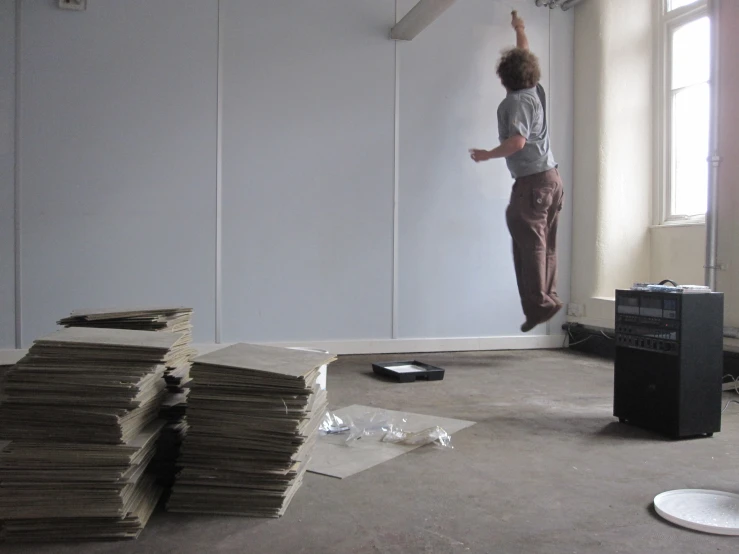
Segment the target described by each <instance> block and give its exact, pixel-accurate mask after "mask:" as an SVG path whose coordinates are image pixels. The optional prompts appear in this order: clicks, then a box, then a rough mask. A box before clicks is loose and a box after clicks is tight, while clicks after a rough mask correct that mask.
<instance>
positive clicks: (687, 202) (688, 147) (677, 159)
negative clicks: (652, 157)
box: [657, 0, 711, 223]
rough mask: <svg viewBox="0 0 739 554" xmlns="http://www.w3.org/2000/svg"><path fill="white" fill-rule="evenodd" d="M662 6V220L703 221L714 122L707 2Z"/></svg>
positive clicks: (669, 0) (680, 0)
mask: <svg viewBox="0 0 739 554" xmlns="http://www.w3.org/2000/svg"><path fill="white" fill-rule="evenodd" d="M660 4H661V8H662V10H661V13H660V14H659V18H660V32H659V43H660V44H659V47H658V51H659V57H658V63H659V66H660V67H659V69H660V71H659V72H658V74H659V75H660V76H661V82H660V83H659V86H658V87H657V90H658V94H659V95H660V96H659V98H658V99H657V106H658V110H657V112H658V116H659V117H658V122H657V130H658V132H657V135H658V143H659V144H658V146H659V148H658V150H657V151H658V152H659V154H660V157H659V158H658V159H660V160H661V163H660V164H659V176H658V179H657V182H658V184H659V197H660V202H659V208H660V213H659V217H658V219H659V223H674V222H679V221H690V220H693V221H702V220H703V219H704V218H705V214H706V206H707V200H708V196H707V194H708V155H709V152H708V150H709V131H710V120H711V116H710V99H711V89H710V87H711V82H710V75H711V22H710V19H709V16H708V6H707V4H708V0H665V1H664V3H660Z"/></svg>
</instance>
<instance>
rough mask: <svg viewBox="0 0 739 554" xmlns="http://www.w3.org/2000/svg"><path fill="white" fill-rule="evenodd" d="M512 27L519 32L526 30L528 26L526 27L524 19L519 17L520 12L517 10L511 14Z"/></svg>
mask: <svg viewBox="0 0 739 554" xmlns="http://www.w3.org/2000/svg"><path fill="white" fill-rule="evenodd" d="M511 27H513V29H514V30H516V31H518V30H519V29H525V28H526V25H524V22H523V19H521V18H520V17H518V12H517V11H516V10H513V11H512V12H511Z"/></svg>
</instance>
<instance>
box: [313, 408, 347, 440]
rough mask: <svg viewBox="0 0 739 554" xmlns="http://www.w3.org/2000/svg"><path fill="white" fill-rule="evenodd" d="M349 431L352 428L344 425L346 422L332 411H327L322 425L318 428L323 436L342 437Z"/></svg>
mask: <svg viewBox="0 0 739 554" xmlns="http://www.w3.org/2000/svg"><path fill="white" fill-rule="evenodd" d="M349 431H350V428H349V426H348V425H347V424H345V423H344V420H343V419H341V418H340V417H339V416H337V415H336V414H334V413H333V412H332V411H330V410H326V413H325V414H324V416H323V421H321V425H320V426H319V427H318V432H319V433H321V434H322V435H340V434H342V433H348V432H349Z"/></svg>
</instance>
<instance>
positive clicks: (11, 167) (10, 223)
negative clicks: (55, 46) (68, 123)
mask: <svg viewBox="0 0 739 554" xmlns="http://www.w3.org/2000/svg"><path fill="white" fill-rule="evenodd" d="M14 172H15V2H11V1H10V0H8V1H5V2H0V348H7V347H13V346H15V253H14V252H15V250H14V246H15V245H14V243H15V233H14V225H15V219H14V211H15V210H14V207H15V178H14Z"/></svg>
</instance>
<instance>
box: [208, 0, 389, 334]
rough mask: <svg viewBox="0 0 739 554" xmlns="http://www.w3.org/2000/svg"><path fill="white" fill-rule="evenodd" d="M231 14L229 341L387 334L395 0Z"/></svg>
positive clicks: (261, 7) (226, 12)
mask: <svg viewBox="0 0 739 554" xmlns="http://www.w3.org/2000/svg"><path fill="white" fill-rule="evenodd" d="M221 6H222V9H223V14H222V17H223V21H224V23H225V25H224V28H223V30H222V33H223V52H224V61H223V63H224V65H223V83H224V86H223V145H224V148H223V301H224V303H223V310H224V313H223V324H224V332H223V339H224V340H225V341H237V340H241V339H245V338H248V339H249V340H255V341H281V340H287V341H296V340H320V339H323V340H326V339H331V340H336V339H340V340H341V339H372V338H378V337H389V336H390V333H391V321H392V320H391V308H392V265H391V264H392V259H393V238H392V233H393V153H394V146H393V140H394V111H393V110H394V97H395V92H394V91H395V85H394V83H395V67H394V45H393V43H392V42H391V41H390V40H388V39H387V36H386V33H387V30H388V29H389V28H390V27H391V26H392V24H393V14H394V9H395V7H394V1H393V0H379V1H364V2H346V1H345V0H311V1H310V2H304V1H297V0H271V1H269V2H266V1H265V2H243V1H242V0H227V1H223V2H221Z"/></svg>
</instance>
